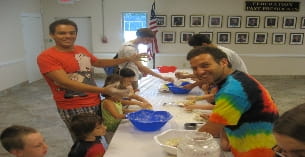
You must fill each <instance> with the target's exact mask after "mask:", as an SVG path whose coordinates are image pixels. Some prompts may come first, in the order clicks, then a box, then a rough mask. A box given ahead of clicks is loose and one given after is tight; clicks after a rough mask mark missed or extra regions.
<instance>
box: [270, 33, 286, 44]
mask: <svg viewBox="0 0 305 157" xmlns="http://www.w3.org/2000/svg"><path fill="white" fill-rule="evenodd" d="M285 41H286V33H273V34H272V44H274V45H283V44H285Z"/></svg>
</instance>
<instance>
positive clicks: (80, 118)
mask: <svg viewBox="0 0 305 157" xmlns="http://www.w3.org/2000/svg"><path fill="white" fill-rule="evenodd" d="M71 131H72V132H73V134H74V135H75V137H76V141H75V143H74V144H73V146H72V148H71V150H70V152H69V155H68V157H103V156H104V153H105V147H104V145H103V144H102V139H101V138H102V136H104V135H105V133H106V127H105V126H104V125H103V121H102V118H101V117H99V116H97V115H95V114H91V113H81V114H78V115H76V116H74V117H72V120H71Z"/></svg>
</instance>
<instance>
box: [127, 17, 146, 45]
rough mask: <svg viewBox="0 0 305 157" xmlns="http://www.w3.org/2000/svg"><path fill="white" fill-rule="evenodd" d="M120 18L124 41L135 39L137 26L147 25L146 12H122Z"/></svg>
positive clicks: (144, 26) (143, 26)
mask: <svg viewBox="0 0 305 157" xmlns="http://www.w3.org/2000/svg"><path fill="white" fill-rule="evenodd" d="M122 18H123V20H122V21H123V36H124V42H126V41H129V40H133V39H135V38H136V37H137V36H136V32H137V30H138V29H139V28H146V27H147V13H146V12H124V13H123V16H122Z"/></svg>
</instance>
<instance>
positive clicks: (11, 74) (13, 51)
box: [0, 0, 40, 91]
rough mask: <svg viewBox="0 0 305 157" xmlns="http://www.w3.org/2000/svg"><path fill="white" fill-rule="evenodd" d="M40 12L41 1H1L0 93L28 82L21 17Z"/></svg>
mask: <svg viewBox="0 0 305 157" xmlns="http://www.w3.org/2000/svg"><path fill="white" fill-rule="evenodd" d="M39 12H40V3H39V0H0V19H1V22H0V28H1V29H0V43H1V44H0V45H1V49H0V74H1V77H0V91H1V90H3V89H7V88H9V87H12V86H14V85H16V84H19V83H21V82H24V81H27V75H26V70H25V52H24V47H23V37H22V26H21V17H20V15H21V14H22V13H39Z"/></svg>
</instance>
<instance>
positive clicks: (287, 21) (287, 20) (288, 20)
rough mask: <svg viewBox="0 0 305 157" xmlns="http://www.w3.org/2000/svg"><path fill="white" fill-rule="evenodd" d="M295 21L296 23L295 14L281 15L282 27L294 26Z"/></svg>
mask: <svg viewBox="0 0 305 157" xmlns="http://www.w3.org/2000/svg"><path fill="white" fill-rule="evenodd" d="M296 23H297V17H295V16H284V17H283V28H295V25H296Z"/></svg>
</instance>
